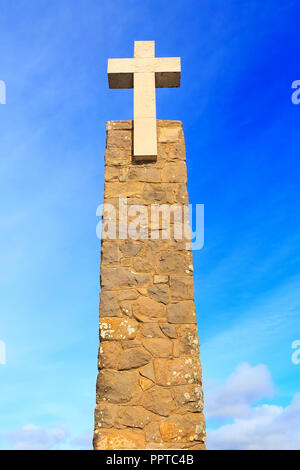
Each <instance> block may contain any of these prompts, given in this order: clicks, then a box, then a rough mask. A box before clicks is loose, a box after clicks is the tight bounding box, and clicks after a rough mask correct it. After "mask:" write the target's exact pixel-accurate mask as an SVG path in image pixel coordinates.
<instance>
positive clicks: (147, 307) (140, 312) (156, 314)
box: [132, 297, 166, 323]
mask: <svg viewBox="0 0 300 470" xmlns="http://www.w3.org/2000/svg"><path fill="white" fill-rule="evenodd" d="M132 311H133V315H134V317H135V318H136V319H137V320H139V321H141V322H146V323H147V322H158V321H164V319H166V307H165V306H164V305H163V304H161V303H159V302H156V301H155V300H152V299H149V298H148V297H140V298H139V299H138V300H136V301H134V302H133V304H132Z"/></svg>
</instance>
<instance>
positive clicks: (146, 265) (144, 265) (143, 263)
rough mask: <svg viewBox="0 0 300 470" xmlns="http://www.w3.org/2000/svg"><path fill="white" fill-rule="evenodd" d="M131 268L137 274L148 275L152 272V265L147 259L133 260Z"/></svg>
mask: <svg viewBox="0 0 300 470" xmlns="http://www.w3.org/2000/svg"><path fill="white" fill-rule="evenodd" d="M133 268H134V270H135V271H136V272H138V273H149V272H151V271H152V270H153V265H152V263H151V262H150V261H149V260H148V259H145V258H135V260H134V261H133Z"/></svg>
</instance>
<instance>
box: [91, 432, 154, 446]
mask: <svg viewBox="0 0 300 470" xmlns="http://www.w3.org/2000/svg"><path fill="white" fill-rule="evenodd" d="M96 431H97V432H96ZM96 431H95V436H94V449H95V450H127V449H129V450H130V449H144V448H145V441H146V439H145V433H144V432H143V431H140V430H132V429H113V430H109V429H105V430H104V429H103V430H101V431H98V430H96Z"/></svg>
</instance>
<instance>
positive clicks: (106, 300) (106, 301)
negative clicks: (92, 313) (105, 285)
mask: <svg viewBox="0 0 300 470" xmlns="http://www.w3.org/2000/svg"><path fill="white" fill-rule="evenodd" d="M99 314H100V317H118V316H119V306H118V304H117V301H116V298H115V293H114V292H110V291H102V292H101V293H100V305H99Z"/></svg>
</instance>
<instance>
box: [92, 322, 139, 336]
mask: <svg viewBox="0 0 300 470" xmlns="http://www.w3.org/2000/svg"><path fill="white" fill-rule="evenodd" d="M137 330H138V324H137V322H136V321H135V320H134V319H130V318H114V317H104V318H101V319H100V337H101V338H102V339H103V340H120V339H133V338H135V336H136V334H137Z"/></svg>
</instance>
